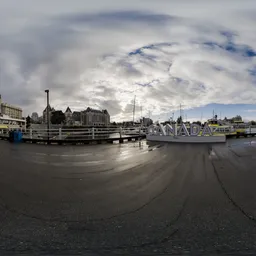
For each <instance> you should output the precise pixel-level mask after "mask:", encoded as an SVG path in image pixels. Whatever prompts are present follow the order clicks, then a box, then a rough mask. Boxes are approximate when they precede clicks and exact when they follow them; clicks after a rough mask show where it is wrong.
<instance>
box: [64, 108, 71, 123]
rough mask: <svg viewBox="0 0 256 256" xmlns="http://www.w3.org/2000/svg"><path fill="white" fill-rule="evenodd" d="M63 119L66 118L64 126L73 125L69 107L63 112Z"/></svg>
mask: <svg viewBox="0 0 256 256" xmlns="http://www.w3.org/2000/svg"><path fill="white" fill-rule="evenodd" d="M65 118H66V124H68V125H71V124H72V123H73V120H72V111H71V109H70V107H67V109H66V111H65Z"/></svg>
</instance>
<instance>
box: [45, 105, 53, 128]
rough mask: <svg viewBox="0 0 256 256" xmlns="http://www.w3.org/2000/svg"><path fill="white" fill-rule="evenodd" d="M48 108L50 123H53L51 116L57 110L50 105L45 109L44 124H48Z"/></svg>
mask: <svg viewBox="0 0 256 256" xmlns="http://www.w3.org/2000/svg"><path fill="white" fill-rule="evenodd" d="M47 108H49V118H50V123H51V116H52V113H53V112H54V111H55V109H54V108H52V107H51V106H50V105H49V106H48V107H46V108H45V109H44V111H43V123H44V124H47Z"/></svg>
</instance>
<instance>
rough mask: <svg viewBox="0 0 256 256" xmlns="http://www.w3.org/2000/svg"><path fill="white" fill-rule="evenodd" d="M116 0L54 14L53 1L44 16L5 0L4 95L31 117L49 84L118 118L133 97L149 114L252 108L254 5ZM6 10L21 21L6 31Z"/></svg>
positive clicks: (68, 99) (63, 100)
mask: <svg viewBox="0 0 256 256" xmlns="http://www.w3.org/2000/svg"><path fill="white" fill-rule="evenodd" d="M0 2H1V0H0ZM106 2H108V4H106ZM114 2H115V4H113V1H112V2H111V1H104V4H99V3H98V2H97V1H96V2H95V5H93V6H92V4H90V5H89V2H88V1H75V2H74V4H73V6H72V7H71V6H70V5H69V4H67V5H60V7H59V10H57V8H52V11H50V2H49V1H46V2H45V5H44V7H43V8H42V10H41V11H39V9H36V10H35V12H34V13H37V14H38V16H37V17H35V15H34V14H33V12H32V10H33V8H34V9H35V8H36V7H35V4H34V2H32V1H28V0H26V1H25V2H24V6H26V5H28V6H31V11H30V12H29V11H27V16H26V17H25V16H23V15H22V12H21V11H20V12H19V10H18V8H16V9H15V10H12V9H11V8H10V3H9V4H7V3H5V5H4V8H3V10H4V11H5V15H3V16H2V17H4V19H3V23H2V24H5V25H4V26H3V25H1V26H0V63H1V64H0V66H1V83H0V91H1V93H2V94H3V96H4V97H5V98H6V99H7V100H8V101H11V103H16V104H19V105H21V106H22V107H24V109H25V111H26V112H31V111H33V110H35V109H36V110H37V111H40V112H41V111H42V109H43V107H44V105H45V102H44V101H45V99H44V93H43V91H44V89H45V88H50V90H51V102H52V104H53V105H55V106H63V107H62V108H63V109H64V108H65V107H66V104H69V105H71V107H73V108H75V109H81V108H85V107H87V106H91V107H98V108H107V109H109V112H110V114H111V115H112V116H113V117H114V118H115V119H117V120H118V119H129V118H131V116H132V106H131V104H132V100H133V98H134V95H135V94H136V97H137V104H138V105H140V106H143V109H144V112H145V111H148V110H150V111H153V112H154V114H156V115H164V114H165V113H167V112H170V111H174V110H177V109H178V108H179V104H180V103H182V104H183V105H185V108H193V107H199V106H204V105H207V104H210V103H224V104H235V103H246V104H254V103H255V98H256V80H255V76H256V57H255V55H256V54H255V51H256V45H255V42H256V27H255V26H254V24H255V21H256V18H255V16H254V15H252V11H253V10H254V11H255V9H256V7H255V3H254V2H253V1H248V2H247V5H246V6H245V5H241V3H240V2H238V1H232V3H233V4H232V8H230V3H229V4H228V3H226V2H225V3H226V4H222V10H221V12H220V10H219V7H218V3H219V2H216V3H215V4H213V3H212V2H211V3H207V4H206V2H205V1H204V2H202V1H193V4H192V3H191V1H190V2H186V1H184V2H182V3H181V2H180V1H165V0H160V1H151V0H149V1H147V3H148V4H147V5H146V6H145V3H146V2H145V1H141V2H140V3H139V4H138V6H137V5H135V1H129V3H128V2H127V1H125V2H124V1H118V2H117V1H114ZM156 2H157V4H156ZM57 3H58V1H57V0H56V1H54V2H53V6H55V5H57ZM90 3H91V2H90ZM97 3H98V5H97ZM111 3H112V4H113V5H111ZM142 3H143V4H144V5H143V4H142ZM61 6H62V7H61ZM106 6H108V7H107V9H104V8H105V7H106ZM189 6H190V7H193V9H191V8H189ZM85 7H88V8H85ZM136 7H137V10H139V11H136V12H135V11H134V9H135V8H136ZM185 7H187V8H185ZM206 7H207V10H206V9H205V10H204V8H206ZM85 9H86V10H85ZM202 9H203V10H202ZM4 11H2V12H4ZM0 12H1V11H0ZM8 12H9V14H10V13H12V14H13V13H14V14H15V15H14V20H16V21H15V22H12V23H11V24H10V25H9V30H8V20H9V18H8V17H9V15H7V14H8ZM0 14H1V13H0ZM19 21H22V22H20V23H19ZM241 21H243V22H241Z"/></svg>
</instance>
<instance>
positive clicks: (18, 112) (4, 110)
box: [0, 95, 22, 119]
mask: <svg viewBox="0 0 256 256" xmlns="http://www.w3.org/2000/svg"><path fill="white" fill-rule="evenodd" d="M0 113H1V114H2V115H7V116H9V117H10V118H14V119H22V109H21V108H19V107H16V106H13V105H10V104H7V103H2V98H1V95H0Z"/></svg>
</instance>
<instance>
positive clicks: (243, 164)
mask: <svg viewBox="0 0 256 256" xmlns="http://www.w3.org/2000/svg"><path fill="white" fill-rule="evenodd" d="M255 183H256V138H246V139H231V140H228V142H227V143H226V144H216V145H199V144H198V145H195V144H194V145H191V144H161V143H152V144H148V143H147V142H146V141H138V142H129V143H124V144H113V145H110V144H106V145H87V146H54V145H51V146H47V145H35V144H10V143H9V142H6V141H0V255H5V254H8V253H9V254H19V253H20V254H21V253H26V254H31V255H36V254H37V253H38V254H39V253H40V254H42V253H44V254H47V255H55V254H58V255H79V254H82V255H113V254H115V253H116V254H122V255H126V254H127V255H143V254H146V255H151V254H153V255H161V254H174V255H180V254H195V255H198V254H202V255H215V254H216V253H223V254H231V255H234V254H236V253H237V254H241V255H242V254H255V253H256V185H255Z"/></svg>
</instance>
